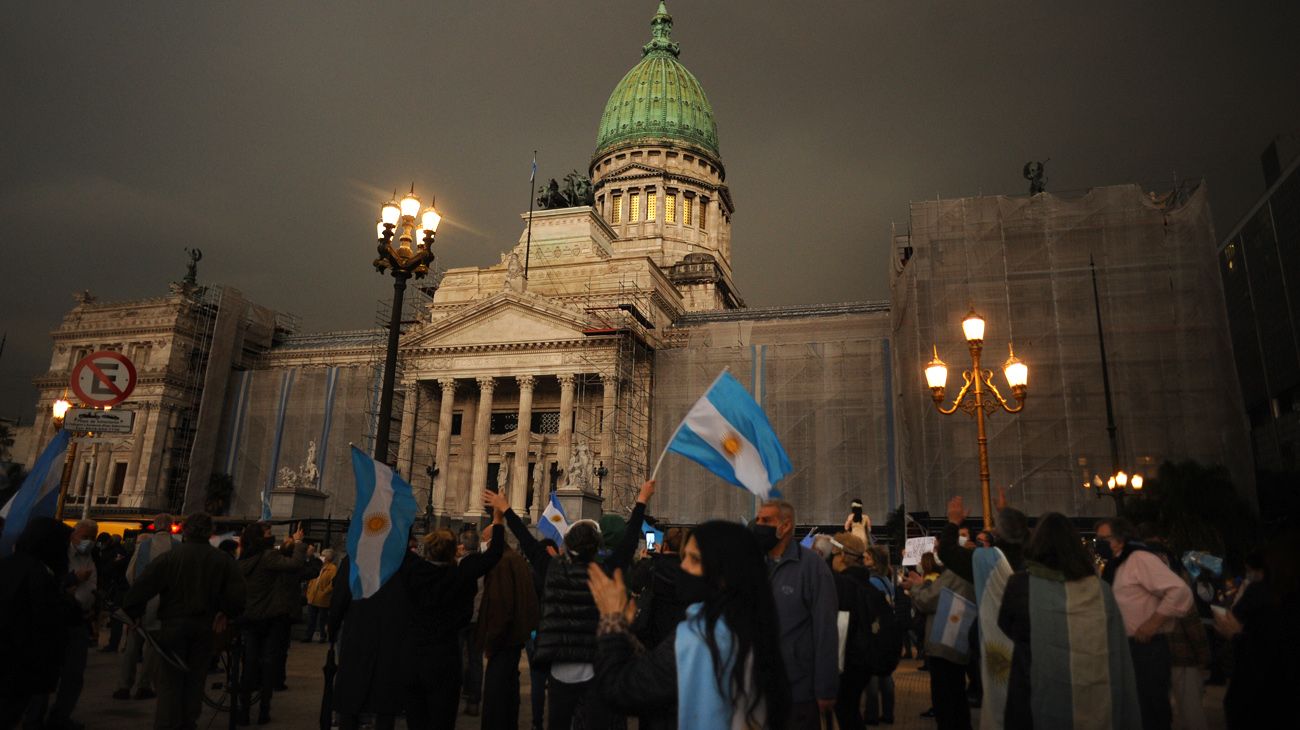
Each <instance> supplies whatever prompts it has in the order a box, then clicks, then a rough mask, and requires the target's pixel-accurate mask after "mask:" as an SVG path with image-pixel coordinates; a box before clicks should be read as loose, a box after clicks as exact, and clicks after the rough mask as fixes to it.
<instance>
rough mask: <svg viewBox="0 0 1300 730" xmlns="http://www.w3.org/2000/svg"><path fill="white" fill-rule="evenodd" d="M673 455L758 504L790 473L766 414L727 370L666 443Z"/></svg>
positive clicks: (779, 442)
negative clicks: (754, 498) (752, 496)
mask: <svg viewBox="0 0 1300 730" xmlns="http://www.w3.org/2000/svg"><path fill="white" fill-rule="evenodd" d="M667 450H668V451H674V452H676V453H678V454H681V455H682V456H685V457H686V458H688V459H691V460H693V461H696V462H698V463H699V464H700V466H703V467H704V468H705V469H708V470H709V471H711V472H713V473H714V474H717V475H718V476H720V477H722V478H723V479H725V480H727V481H728V482H731V483H732V484H734V485H736V486H737V487H740V488H742V489H747V490H749V491H750V492H752V493H754V494H755V495H757V496H758V497H759V498H760V499H767V498H769V497H770V496H772V493H773V489H772V485H774V484H776V483H777V482H778V481H780V479H781V477H783V476H785V475H786V474H789V473H790V471H791V468H792V467H791V466H790V458H789V457H788V456H786V454H785V449H784V448H782V447H781V441H780V440H779V439H777V437H776V432H775V431H773V430H772V424H771V423H769V422H768V420H767V414H765V413H763V409H762V408H760V407H759V406H758V404H757V403H755V402H754V399H753V398H752V397H751V396H750V395H749V392H748V391H746V390H745V388H744V386H742V385H741V384H740V383H739V382H738V381H737V380H736V379H735V378H734V377H732V375H731V373H729V372H726V371H725V370H724V371H723V372H722V374H721V375H719V376H718V378H717V380H714V381H713V385H710V386H709V389H708V390H707V391H705V393H704V395H703V396H702V397H701V398H700V399H699V400H697V401H695V405H693V406H691V410H690V411H688V412H687V413H686V418H684V419H683V420H682V423H681V425H680V426H678V427H677V432H676V433H674V434H673V438H672V440H671V441H669V442H668V448H667Z"/></svg>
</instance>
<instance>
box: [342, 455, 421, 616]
mask: <svg viewBox="0 0 1300 730" xmlns="http://www.w3.org/2000/svg"><path fill="white" fill-rule="evenodd" d="M352 469H353V471H354V472H355V474H356V480H357V498H356V502H355V504H356V506H355V507H354V509H353V512H352V524H351V525H350V526H349V527H348V556H349V557H350V558H351V559H350V560H348V564H349V569H348V570H349V575H348V580H349V584H350V586H351V588H352V595H353V596H354V597H356V598H369V597H371V596H373V595H374V594H375V592H376V591H378V590H379V588H380V587H381V586H383V585H384V582H385V581H387V580H388V579H389V578H391V577H392V576H393V573H396V572H397V569H398V568H400V567H402V561H403V560H404V559H405V558H406V536H407V534H408V533H409V532H410V531H411V525H412V524H414V523H415V513H416V511H417V509H418V507H417V505H416V504H415V496H414V495H413V494H412V493H411V485H410V484H407V483H406V480H404V479H402V477H400V476H398V474H397V473H396V472H394V471H393V470H392V468H390V467H389V466H388V465H386V464H381V463H379V462H377V461H375V460H374V459H372V458H370V457H369V456H366V455H365V454H364V453H363V452H362V451H361V450H360V449H358V448H357V447H355V446H353V447H352Z"/></svg>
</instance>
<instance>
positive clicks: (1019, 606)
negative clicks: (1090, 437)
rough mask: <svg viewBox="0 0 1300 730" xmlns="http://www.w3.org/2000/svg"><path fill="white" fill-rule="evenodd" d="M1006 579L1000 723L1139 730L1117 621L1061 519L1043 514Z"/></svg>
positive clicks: (1105, 588)
mask: <svg viewBox="0 0 1300 730" xmlns="http://www.w3.org/2000/svg"><path fill="white" fill-rule="evenodd" d="M1025 558H1026V565H1027V568H1026V570H1023V571H1020V572H1017V573H1015V574H1014V575H1012V576H1011V577H1010V578H1009V579H1007V585H1006V590H1005V591H1004V592H1003V596H1002V604H1001V607H1000V609H999V612H998V616H997V623H998V627H999V628H1000V629H1001V631H1002V632H1003V633H1005V634H1006V635H1007V637H1009V638H1010V639H1011V641H1012V642H1013V644H1014V647H1015V649H1014V651H1013V653H1012V656H1011V673H1010V676H1009V679H1008V689H1007V700H1006V709H1005V716H1004V717H1003V718H994V721H995V722H1000V724H1002V726H1004V727H1006V728H1007V729H1008V730H1019V729H1020V728H1034V727H1037V728H1040V730H1041V729H1046V728H1058V727H1096V728H1136V727H1140V726H1141V711H1140V708H1139V705H1138V697H1137V689H1136V684H1135V677H1134V671H1133V665H1132V662H1131V659H1130V657H1129V644H1128V640H1127V637H1126V633H1125V630H1124V620H1123V617H1122V616H1121V614H1120V607H1119V606H1118V605H1117V603H1116V601H1115V598H1114V596H1113V595H1112V593H1111V589H1110V586H1109V585H1107V584H1106V583H1104V582H1103V581H1101V580H1100V579H1099V578H1098V577H1097V574H1096V571H1095V570H1094V569H1093V564H1092V559H1091V557H1090V556H1089V555H1088V551H1087V550H1086V549H1085V548H1084V547H1083V542H1082V539H1081V538H1080V536H1079V532H1078V531H1077V530H1075V529H1074V526H1073V525H1072V524H1070V521H1069V519H1067V518H1066V517H1065V516H1064V515H1061V514H1059V513H1056V512H1049V513H1047V514H1045V515H1043V516H1042V517H1041V518H1040V519H1039V520H1038V526H1037V528H1036V529H1035V530H1034V532H1033V536H1032V537H1031V538H1030V540H1029V544H1028V545H1027V546H1026V548H1025Z"/></svg>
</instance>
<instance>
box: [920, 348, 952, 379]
mask: <svg viewBox="0 0 1300 730" xmlns="http://www.w3.org/2000/svg"><path fill="white" fill-rule="evenodd" d="M925 382H926V383H927V384H929V386H930V387H931V388H942V387H944V386H946V385H947V384H948V366H947V365H944V364H943V360H940V359H939V348H938V347H935V349H934V359H933V360H931V361H930V364H929V365H927V366H926V367H925Z"/></svg>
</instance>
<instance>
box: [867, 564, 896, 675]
mask: <svg viewBox="0 0 1300 730" xmlns="http://www.w3.org/2000/svg"><path fill="white" fill-rule="evenodd" d="M877 580H878V579H876V578H873V579H872V580H871V582H870V583H868V584H867V587H866V596H867V615H868V616H869V617H870V621H871V625H870V631H871V640H870V641H869V642H867V671H868V672H869V673H871V674H873V675H879V676H884V675H887V674H891V673H892V672H893V671H894V670H895V669H896V668H898V661H899V659H900V658H901V657H902V654H903V631H902V628H901V627H900V626H899V625H898V617H897V616H895V615H894V606H893V602H892V600H891V599H890V596H889V594H888V593H886V592H885V591H882V590H881V589H880V587H879V585H877Z"/></svg>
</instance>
